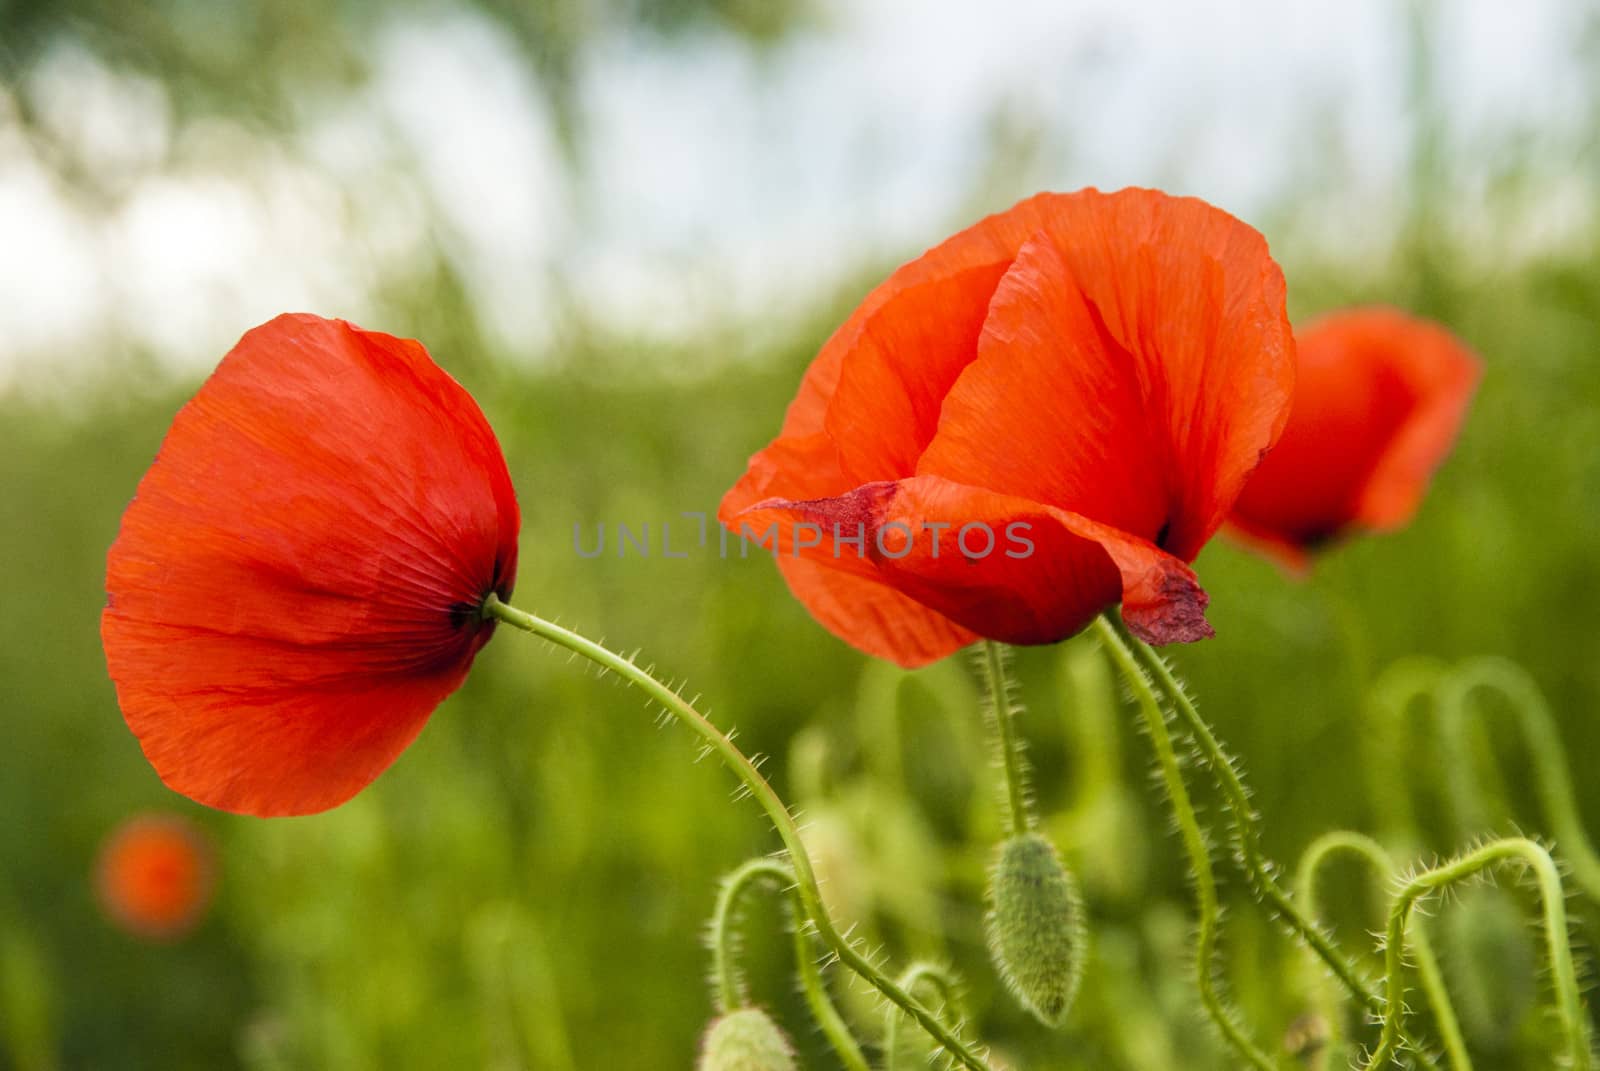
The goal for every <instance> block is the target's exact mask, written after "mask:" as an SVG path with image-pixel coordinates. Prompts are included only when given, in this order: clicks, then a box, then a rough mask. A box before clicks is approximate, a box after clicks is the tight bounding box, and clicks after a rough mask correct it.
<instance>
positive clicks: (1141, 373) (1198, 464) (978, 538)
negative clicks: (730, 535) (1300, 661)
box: [719, 190, 1294, 666]
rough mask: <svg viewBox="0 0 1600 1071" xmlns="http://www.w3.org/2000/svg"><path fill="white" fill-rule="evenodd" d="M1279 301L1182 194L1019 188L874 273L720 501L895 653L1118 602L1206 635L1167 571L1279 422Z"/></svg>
mask: <svg viewBox="0 0 1600 1071" xmlns="http://www.w3.org/2000/svg"><path fill="white" fill-rule="evenodd" d="M1283 302H1284V282H1283V275H1282V273H1281V272H1280V271H1279V269H1278V266H1277V265H1276V264H1275V263H1274V262H1273V260H1272V258H1271V257H1270V256H1269V255H1268V252H1267V246H1266V242H1265V241H1264V240H1263V239H1262V237H1261V236H1260V235H1259V234H1258V233H1257V232H1256V231H1254V230H1252V229H1251V228H1250V227H1248V226H1246V225H1245V224H1243V223H1241V222H1239V221H1238V220H1236V219H1234V218H1233V217H1232V216H1229V215H1228V214H1226V213H1224V212H1222V211H1220V210H1218V209H1216V208H1213V207H1212V206H1210V205H1208V204H1206V203H1204V202H1202V201H1198V200H1194V199H1191V198H1177V197H1169V196H1167V195H1165V194H1162V193H1159V192H1157V191H1153V190H1122V191H1120V192H1117V193H1111V194H1104V193H1101V192H1099V191H1097V190H1085V191H1083V192H1080V193H1075V194H1040V195H1039V196H1036V197H1033V198H1031V199H1029V200H1027V201H1023V202H1022V203H1021V204H1018V205H1016V206H1015V207H1014V208H1012V209H1010V210H1009V211H1007V212H1003V213H1000V214H999V215H995V216H991V217H989V218H988V219H985V220H983V221H982V222H980V223H978V224H977V225H976V226H973V227H971V228H969V229H967V230H965V231H962V232H961V233H960V234H957V235H956V236H955V237H953V238H951V239H949V240H948V241H946V242H944V243H943V244H942V245H939V246H937V247H936V248H934V249H932V250H930V251H929V252H927V253H925V254H924V255H922V256H921V257H919V258H917V259H916V260H913V261H911V262H910V263H909V264H906V265H904V266H903V267H901V268H900V269H899V270H897V271H896V272H895V273H894V274H893V275H891V276H890V277H889V279H888V280H887V281H886V282H884V283H883V284H882V285H880V286H879V287H878V288H877V289H875V290H873V291H872V293H870V294H869V295H868V296H867V298H866V300H865V301H864V302H862V304H861V306H860V307H859V308H857V309H856V311H855V312H854V313H853V314H851V316H850V318H849V319H848V320H846V321H845V323H844V325H843V326H842V327H841V328H839V330H838V331H837V332H835V333H834V335H833V337H832V338H830V339H829V340H828V342H827V343H826V345H824V347H823V349H822V352H821V353H820V354H819V355H818V357H817V358H816V360H815V361H814V362H813V363H812V365H811V367H810V369H809V370H808V371H807V372H806V375H805V378H804V380H803V381H802V383H801V385H800V391H799V395H798V396H797V397H796V398H795V400H794V402H793V403H792V404H791V405H790V407H789V411H788V415H787V416H786V418H785V420H784V424H783V428H782V431H781V432H780V433H779V435H778V437H777V438H776V439H775V440H774V441H773V442H772V444H771V445H769V446H768V447H767V448H766V449H764V450H762V451H761V452H760V453H758V454H756V455H755V457H753V458H752V459H751V461H750V466H749V469H748V471H746V473H745V475H744V477H743V478H742V479H740V480H739V482H738V483H737V484H736V485H735V486H734V487H733V489H732V490H731V491H729V492H728V494H727V495H726V496H725V497H724V499H723V501H722V507H721V510H720V514H719V515H720V517H721V519H722V521H723V522H724V523H725V524H726V525H728V526H729V527H730V528H732V529H735V530H737V531H741V532H744V533H747V534H748V535H750V536H751V537H753V538H761V539H767V540H769V542H767V544H766V545H768V546H772V547H774V548H775V549H776V551H777V557H778V564H779V567H780V568H781V570H782V571H783V575H784V577H785V579H786V580H787V581H788V584H789V587H790V590H791V591H793V592H794V594H795V596H796V597H797V598H799V599H800V601H801V602H802V603H804V604H805V605H806V607H807V608H808V609H809V610H810V611H811V613H812V614H813V615H814V616H815V617H816V618H817V619H818V620H819V621H820V622H821V623H822V624H823V625H825V626H826V627H827V628H829V629H830V630H832V631H833V632H834V633H835V634H837V635H838V636H840V637H841V638H842V639H844V640H846V641H847V642H849V643H852V644H854V645H855V646H857V647H859V648H861V649H862V650H864V651H866V652H868V653H870V654H873V655H878V656H881V657H884V658H888V659H892V660H893V661H895V662H898V663H900V664H902V665H906V666H914V665H919V664H922V663H925V662H929V661H932V660H934V659H937V658H940V657H942V656H944V655H946V654H949V653H950V652H951V651H953V650H955V649H957V648H959V647H961V646H963V645H965V644H967V643H970V642H972V641H973V640H974V639H975V638H977V637H979V636H985V637H990V638H994V639H999V640H1005V641H1009V642H1013V643H1050V642H1054V641H1056V640H1060V639H1063V638H1065V637H1067V636H1070V635H1071V634H1073V633H1074V632H1076V631H1078V630H1079V629H1081V628H1082V627H1083V626H1084V625H1085V624H1087V623H1088V622H1089V621H1090V620H1091V619H1092V618H1093V617H1094V615H1096V614H1098V613H1099V612H1101V611H1102V610H1104V609H1106V608H1107V607H1109V606H1112V605H1115V604H1117V603H1121V604H1122V608H1123V614H1124V617H1125V618H1126V620H1127V622H1128V624H1129V626H1130V627H1131V628H1132V629H1133V630H1134V631H1136V632H1137V633H1139V634H1140V635H1141V636H1143V637H1144V638H1146V639H1148V640H1150V641H1152V642H1156V643H1168V642H1174V641H1188V640H1195V639H1199V638H1202V637H1204V636H1208V635H1210V634H1211V630H1210V626H1209V625H1207V624H1206V621H1205V617H1204V609H1205V605H1206V601H1207V599H1206V595H1205V593H1204V592H1203V591H1202V590H1201V589H1200V587H1199V585H1198V583H1197V582H1196V580H1195V576H1194V573H1193V572H1192V571H1191V570H1190V569H1189V566H1188V565H1187V563H1188V562H1190V561H1192V560H1193V559H1194V557H1195V556H1196V555H1197V554H1199V552H1200V548H1201V547H1203V546H1204V545H1205V543H1206V541H1207V540H1208V539H1209V538H1210V537H1211V535H1212V534H1213V533H1214V532H1215V531H1216V529H1217V527H1218V526H1219V525H1220V524H1221V523H1222V521H1223V518H1224V517H1226V516H1227V514H1228V511H1229V510H1230V509H1231V508H1232V505H1233V500H1234V498H1235V497H1236V496H1237V495H1238V493H1239V489H1240V488H1241V487H1242V486H1243V485H1244V481H1245V478H1246V477H1247V476H1248V475H1249V473H1250V471H1251V469H1253V468H1254V467H1255V465H1256V463H1257V462H1258V461H1259V459H1260V457H1261V455H1262V453H1263V452H1264V451H1265V450H1266V449H1267V448H1268V447H1270V446H1271V445H1272V443H1273V442H1274V441H1275V440H1276V439H1277V437H1278V434H1279V432H1280V431H1281V429H1282V427H1283V424H1284V421H1285V420H1287V418H1288V411H1289V400H1290V395H1291V392H1292V389H1293V382H1294V379H1293V377H1294V354H1293V338H1292V335H1291V332H1290V328H1289V323H1288V320H1287V318H1286V317H1285V314H1284V308H1283ZM963 533H965V536H966V538H964V539H963V538H962V536H963ZM857 539H859V542H858V541H856V540H857Z"/></svg>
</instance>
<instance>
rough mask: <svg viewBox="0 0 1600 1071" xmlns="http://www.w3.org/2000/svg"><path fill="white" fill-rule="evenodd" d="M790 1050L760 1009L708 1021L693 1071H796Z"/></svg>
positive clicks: (740, 1010) (732, 1013)
mask: <svg viewBox="0 0 1600 1071" xmlns="http://www.w3.org/2000/svg"><path fill="white" fill-rule="evenodd" d="M799 1066H800V1065H799V1064H797V1063H795V1059H794V1046H793V1045H790V1044H789V1039H788V1038H787V1037H785V1036H784V1033H783V1031H782V1030H780V1029H778V1024H777V1023H775V1022H773V1021H772V1019H771V1018H769V1017H768V1015H767V1013H766V1012H764V1011H762V1010H761V1009H760V1008H754V1007H751V1008H740V1009H739V1010H738V1011H732V1012H729V1013H728V1014H727V1015H723V1016H720V1017H718V1018H716V1019H714V1020H712V1022H711V1025H710V1026H709V1027H707V1028H706V1033H705V1037H704V1038H702V1039H701V1041H700V1061H699V1063H697V1064H695V1068H696V1071H798V1069H799Z"/></svg>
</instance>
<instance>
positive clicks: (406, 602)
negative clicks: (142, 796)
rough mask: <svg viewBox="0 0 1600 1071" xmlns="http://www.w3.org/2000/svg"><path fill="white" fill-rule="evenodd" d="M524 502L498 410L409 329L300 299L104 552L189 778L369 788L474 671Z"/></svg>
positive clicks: (143, 684)
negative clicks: (403, 334) (486, 407)
mask: <svg viewBox="0 0 1600 1071" xmlns="http://www.w3.org/2000/svg"><path fill="white" fill-rule="evenodd" d="M518 526H519V519H518V514H517V503H516V497H515V494H514V493H513V491H512V487H511V479H510V476H509V475H508V473H507V471H506V463H505V458H504V457H503V456H502V455H501V452H500V447H499V444H498V443H497V442H496V441H495V437H494V433H493V432H492V431H491V430H490V428H489V425H488V422H487V421H485V420H484V417H483V413H482V412H481V411H480V410H479V409H478V406H477V404H476V403H474V402H473V400H472V398H471V397H470V396H469V395H468V394H467V392H466V391H465V390H463V389H462V388H461V386H460V384H458V383H456V381H455V380H453V379H451V378H450V376H449V375H447V374H446V373H445V372H444V371H442V370H441V369H440V368H439V367H438V366H437V365H435V364H434V363H433V361H432V360H431V359H430V358H429V357H428V353H427V351H426V350H424V349H423V348H422V346H421V345H420V344H419V343H417V342H413V341H411V340H408V339H399V338H394V337H392V336H389V335H384V334H379V333H377V332H374V331H363V330H361V329H360V328H357V327H354V326H352V325H350V324H348V323H345V322H343V321H340V320H324V319H321V318H319V317H315V316H307V315H286V316H280V317H278V318H277V319H275V320H273V321H271V322H270V323H267V324H265V325H263V326H261V327H258V328H256V329H255V330H253V331H250V332H249V333H248V334H246V335H245V336H244V338H242V339H241V340H240V341H239V344H238V345H237V346H235V347H234V349H233V351H232V352H230V353H229V354H228V355H227V356H226V357H225V358H223V361H222V364H221V365H220V366H219V367H218V368H217V370H216V372H215V373H214V374H213V375H212V376H211V378H210V379H208V380H207V381H206V383H205V384H204V386H202V387H201V388H200V391H199V393H198V394H196V395H195V397H194V398H193V399H192V400H191V401H190V402H189V403H188V404H187V405H185V406H184V407H183V409H182V410H181V411H180V412H179V413H178V416H177V418H176V419H175V420H174V421H173V424H172V429H171V430H170V431H169V432H168V433H167V438H166V441H165V442H164V443H163V444H162V447H161V452H160V454H159V455H158V456H157V458H156V461H155V464H154V465H152V466H151V468H150V471H149V472H147V473H146V474H145V477H144V479H143V480H142V481H141V482H140V484H139V490H138V494H137V497H135V499H134V501H133V504H132V505H131V506H129V507H128V511H127V512H126V513H125V514H124V515H123V518H122V530H121V533H120V534H119V535H118V536H117V541H116V543H115V544H114V545H113V546H112V548H111V553H110V558H109V563H108V566H107V569H106V588H107V591H108V593H109V599H108V601H107V604H106V610H105V614H104V615H103V617H102V619H101V637H102V639H103V641H104V643H105V650H106V661H107V663H108V665H109V667H110V670H111V677H112V680H113V681H115V683H116V686H117V697H118V699H119V701H120V703H121V706H122V712H123V715H124V717H126V719H127V722H128V726H129V728H131V729H132V730H133V732H134V734H135V735H136V736H137V737H138V738H139V743H140V745H141V746H142V747H143V748H144V753H145V755H146V757H148V758H149V760H150V762H151V764H152V765H153V766H154V767H155V769H156V772H157V773H158V774H160V775H161V778H162V780H163V781H165V782H166V783H167V785H168V786H170V787H171V788H174V789H176V790H177V791H179V792H182V793H183V794H184V795H186V796H189V797H191V798H192V799H195V800H198V801H199V802H201V803H205V804H209V805H210V806H213V807H220V808H222V809H224V810H230V811H239V812H244V813H250V814H261V815H279V814H307V813H311V812H315V811H321V810H326V809H327V808H329V807H332V806H335V805H336V804H339V803H342V802H344V801H345V800H346V799H349V798H350V797H351V796H352V795H354V794H355V793H356V792H357V791H359V790H360V789H361V788H362V787H363V786H364V785H366V784H367V783H368V782H370V781H371V780H372V779H373V778H374V777H376V776H377V775H378V774H379V773H381V772H382V771H383V770H384V769H385V768H386V767H387V766H388V765H389V764H390V763H391V762H393V761H394V759H395V757H396V756H397V755H399V754H400V752H401V751H402V750H404V749H405V747H406V745H408V744H409V743H410V742H411V741H412V740H413V739H414V738H415V737H416V735H417V733H418V732H420V731H421V729H422V726H423V723H424V722H426V721H427V719H428V715H429V714H431V713H432V711H433V709H434V708H435V707H437V706H438V705H439V703H440V702H441V701H442V700H443V699H444V698H445V696H447V695H449V694H450V693H451V692H453V691H455V689H456V688H457V687H458V686H459V685H460V684H461V681H462V679H463V678H464V677H465V676H466V673H467V669H468V667H469V666H470V665H471V664H472V659H473V656H474V655H476V654H477V652H478V649H479V648H480V647H482V646H483V645H484V644H485V643H486V642H487V641H488V639H489V636H490V634H491V632H492V631H493V628H494V625H493V622H492V621H485V620H483V619H482V618H481V617H480V615H479V613H478V608H479V606H481V605H482V602H483V600H484V599H485V598H486V597H487V596H488V595H489V593H491V592H494V593H496V594H498V595H500V596H501V597H502V598H505V597H509V595H510V589H511V584H512V580H513V578H514V576H515V573H516V561H517V530H518Z"/></svg>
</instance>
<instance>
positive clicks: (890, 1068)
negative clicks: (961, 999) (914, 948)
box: [883, 963, 956, 1071]
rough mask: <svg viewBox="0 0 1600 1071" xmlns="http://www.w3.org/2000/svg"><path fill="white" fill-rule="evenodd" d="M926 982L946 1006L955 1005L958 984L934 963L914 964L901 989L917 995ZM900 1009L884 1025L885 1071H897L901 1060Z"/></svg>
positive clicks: (889, 1012)
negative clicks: (918, 987) (918, 989)
mask: <svg viewBox="0 0 1600 1071" xmlns="http://www.w3.org/2000/svg"><path fill="white" fill-rule="evenodd" d="M924 982H926V983H927V984H929V985H931V986H933V988H934V990H935V991H936V992H937V993H938V994H939V999H940V1000H941V1001H943V1002H944V1003H945V1004H946V1005H950V1004H954V1003H955V999H956V982H955V979H954V978H952V977H950V974H949V972H948V971H946V970H945V969H944V968H943V967H940V966H938V965H937V964H934V963H913V964H912V965H911V966H909V967H907V968H906V970H905V973H903V974H902V975H900V988H902V989H904V990H905V991H906V992H907V993H913V994H914V993H916V991H917V986H918V985H920V984H922V983H924ZM900 1014H901V1013H900V1009H898V1008H890V1009H889V1011H888V1015H887V1017H886V1019H885V1021H884V1024H883V1058H884V1071H896V1067H897V1066H898V1064H899V1060H900Z"/></svg>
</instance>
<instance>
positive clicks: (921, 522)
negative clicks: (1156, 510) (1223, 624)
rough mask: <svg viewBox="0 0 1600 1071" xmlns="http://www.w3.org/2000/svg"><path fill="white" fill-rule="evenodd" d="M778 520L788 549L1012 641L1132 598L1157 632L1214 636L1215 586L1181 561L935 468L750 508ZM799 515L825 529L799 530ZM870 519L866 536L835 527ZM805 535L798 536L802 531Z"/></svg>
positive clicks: (1148, 634) (1147, 630) (1157, 635)
mask: <svg viewBox="0 0 1600 1071" xmlns="http://www.w3.org/2000/svg"><path fill="white" fill-rule="evenodd" d="M745 516H746V518H747V519H748V520H749V521H750V522H751V523H752V524H755V525H765V524H768V523H774V522H775V523H777V524H778V526H779V527H778V531H779V532H780V533H781V538H780V543H779V552H780V553H781V554H783V555H788V556H798V557H801V558H804V559H807V560H810V561H812V562H814V563H816V564H817V565H819V566H822V567H824V568H828V569H832V570H835V571H838V572H839V573H840V574H841V575H844V576H848V577H858V576H862V577H865V576H874V575H875V576H876V577H878V578H880V579H881V580H882V581H883V582H885V583H887V584H889V585H890V586H892V587H893V588H895V589H896V590H897V591H900V592H902V593H903V594H905V595H908V596H910V597H911V598H913V599H915V600H916V601H917V602H919V603H921V604H922V605H924V606H927V607H929V608H931V609H932V610H934V611H935V612H937V613H939V614H941V615H942V616H944V617H947V618H949V619H950V620H951V621H953V622H955V623H956V624H957V625H958V626H961V627H962V628H965V629H968V630H971V631H972V632H974V633H976V634H978V635H981V636H988V637H990V638H993V639H998V640H1003V641H1006V642H1009V643H1025V644H1034V643H1054V642H1056V641H1058V640H1061V639H1065V638H1066V637H1068V636H1071V635H1072V634H1074V633H1076V632H1078V631H1079V630H1080V629H1082V628H1083V627H1084V626H1085V625H1087V624H1088V623H1089V622H1090V621H1091V620H1092V619H1093V618H1094V616H1095V615H1096V614H1098V613H1100V612H1101V611H1103V610H1105V609H1107V608H1109V607H1110V606H1113V605H1115V604H1116V603H1118V602H1119V601H1120V602H1121V603H1122V604H1123V614H1124V617H1125V619H1126V620H1127V622H1128V624H1129V627H1130V628H1132V629H1133V630H1134V631H1135V632H1137V633H1138V634H1139V635H1141V636H1142V637H1144V638H1146V639H1148V640H1150V641H1151V642H1154V643H1173V642H1188V641H1192V640H1197V639H1201V638H1204V637H1206V636H1210V635H1211V634H1212V633H1211V628H1210V626H1209V625H1208V624H1206V622H1205V617H1204V610H1205V605H1206V602H1207V598H1206V595H1205V592H1203V591H1202V590H1201V589H1200V587H1199V584H1198V583H1197V582H1196V581H1195V578H1194V573H1193V572H1192V571H1191V570H1190V569H1189V568H1188V566H1186V565H1185V564H1183V562H1181V561H1179V560H1178V559H1176V558H1174V557H1173V556H1171V555H1169V554H1166V553H1165V552H1163V551H1161V550H1160V549H1159V548H1157V547H1155V546H1153V545H1151V544H1150V543H1148V542H1147V541H1145V540H1142V539H1139V538H1137V537H1135V536H1131V535H1128V534H1127V533H1125V532H1120V531H1118V530H1116V529H1113V528H1110V527H1109V526H1107V525H1103V524H1099V523H1098V522H1095V521H1092V520H1090V519H1088V518H1085V517H1082V516H1080V515H1078V514H1075V513H1071V512H1069V511H1066V510H1061V509H1057V508H1055V507H1053V506H1049V505H1045V504H1042V503H1039V502H1034V501H1031V500H1028V499H1024V498H1020V497H1016V496H1011V495H1003V494H997V493H995V492H992V491H988V490H985V489H982V488H976V487H970V486H964V485H961V484H956V483H952V482H950V481H948V480H943V479H940V478H938V477H932V476H916V477H912V478H910V479H905V480H898V481H893V482H888V483H877V484H868V485H865V486H862V487H859V488H856V489H855V490H853V491H851V492H849V493H848V494H845V495H841V496H837V497H834V498H829V499H821V500H813V501H808V502H793V501H779V500H773V501H768V502H765V503H761V504H760V505H758V506H756V507H755V508H754V509H752V510H750V511H748V513H747V514H746V515H745ZM800 525H813V526H816V530H817V531H820V532H821V533H823V535H822V537H821V538H820V539H816V540H813V538H812V532H810V531H807V532H806V534H805V535H804V536H799V531H800V529H799V528H798V526H800ZM835 525H837V526H839V528H840V529H842V530H843V531H845V532H847V533H852V532H856V531H857V526H858V525H860V526H862V530H864V531H865V532H866V539H865V541H864V543H863V545H862V546H861V548H859V551H857V550H856V548H853V547H845V548H843V550H842V552H841V548H840V545H839V544H838V543H837V542H836V541H835V540H833V539H832V538H831V535H830V534H829V533H831V532H832V531H833V530H834V526H835ZM797 536H799V537H797Z"/></svg>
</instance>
